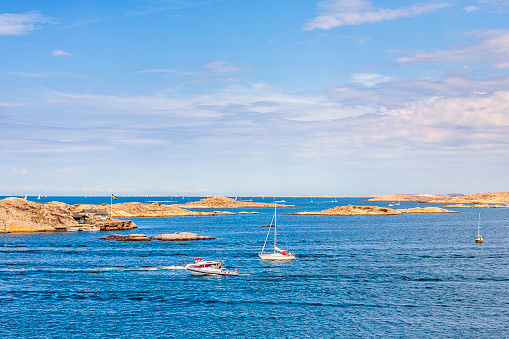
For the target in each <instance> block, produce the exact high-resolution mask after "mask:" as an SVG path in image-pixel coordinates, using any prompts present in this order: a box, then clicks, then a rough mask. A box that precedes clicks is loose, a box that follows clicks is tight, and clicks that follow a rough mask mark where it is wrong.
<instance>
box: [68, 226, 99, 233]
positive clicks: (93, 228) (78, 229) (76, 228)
mask: <svg viewBox="0 0 509 339" xmlns="http://www.w3.org/2000/svg"><path fill="white" fill-rule="evenodd" d="M100 230H101V228H100V227H99V226H97V225H90V226H71V227H67V232H97V231H100Z"/></svg>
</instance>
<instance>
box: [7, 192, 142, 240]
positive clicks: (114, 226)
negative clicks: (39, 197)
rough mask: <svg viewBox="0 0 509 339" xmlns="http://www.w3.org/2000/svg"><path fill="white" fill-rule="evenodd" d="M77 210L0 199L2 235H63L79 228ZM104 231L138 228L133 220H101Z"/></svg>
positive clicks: (98, 223) (70, 206)
mask: <svg viewBox="0 0 509 339" xmlns="http://www.w3.org/2000/svg"><path fill="white" fill-rule="evenodd" d="M74 215H75V207H74V206H72V205H68V204H66V203H63V202H57V201H52V202H48V203H37V202H33V201H28V200H25V199H20V198H6V199H3V200H0V233H23V232H59V231H66V230H67V228H68V227H76V226H78V225H79V224H78V221H77V220H76V219H75V218H74ZM94 224H95V225H97V226H98V227H99V228H100V229H101V230H127V229H133V228H137V226H136V225H135V224H134V223H133V222H132V221H130V220H114V219H113V220H112V219H102V218H98V219H97V220H95V221H94Z"/></svg>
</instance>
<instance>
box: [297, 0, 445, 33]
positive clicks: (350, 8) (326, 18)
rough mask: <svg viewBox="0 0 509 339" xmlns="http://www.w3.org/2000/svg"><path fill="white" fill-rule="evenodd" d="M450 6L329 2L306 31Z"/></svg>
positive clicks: (323, 3) (322, 5) (352, 0)
mask: <svg viewBox="0 0 509 339" xmlns="http://www.w3.org/2000/svg"><path fill="white" fill-rule="evenodd" d="M449 6H450V5H449V4H446V3H439V4H429V5H417V6H411V7H407V8H400V9H388V8H380V7H376V6H374V5H373V4H372V3H371V2H369V1H366V0H332V1H331V0H329V1H321V2H320V3H319V7H320V12H321V14H320V15H319V16H317V17H316V18H315V19H313V20H311V21H309V22H307V23H306V24H305V26H304V28H303V29H304V30H306V31H311V30H314V29H324V30H328V29H331V28H334V27H339V26H350V25H361V24H366V23H370V24H373V23H376V22H380V21H388V20H396V19H399V18H408V17H414V16H418V15H421V14H426V13H430V12H433V11H436V10H439V9H442V8H445V7H449Z"/></svg>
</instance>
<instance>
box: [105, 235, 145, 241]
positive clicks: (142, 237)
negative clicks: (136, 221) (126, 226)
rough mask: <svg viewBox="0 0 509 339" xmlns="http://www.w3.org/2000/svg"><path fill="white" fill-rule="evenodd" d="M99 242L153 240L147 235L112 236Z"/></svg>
mask: <svg viewBox="0 0 509 339" xmlns="http://www.w3.org/2000/svg"><path fill="white" fill-rule="evenodd" d="M99 240H114V241H150V240H151V239H150V238H149V237H147V236H146V235H145V234H127V235H122V234H112V235H109V236H107V237H104V238H99Z"/></svg>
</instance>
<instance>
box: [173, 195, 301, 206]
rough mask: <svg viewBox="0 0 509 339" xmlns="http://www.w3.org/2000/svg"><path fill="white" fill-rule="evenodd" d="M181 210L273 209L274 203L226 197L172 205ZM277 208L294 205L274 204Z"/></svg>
mask: <svg viewBox="0 0 509 339" xmlns="http://www.w3.org/2000/svg"><path fill="white" fill-rule="evenodd" d="M174 206H179V207H183V208H245V207H274V203H263V202H252V201H238V200H235V199H232V198H227V197H218V196H216V197H211V198H205V199H201V200H200V201H191V202H188V203H186V204H182V205H174ZM276 206H277V207H293V206H295V205H281V204H276Z"/></svg>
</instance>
